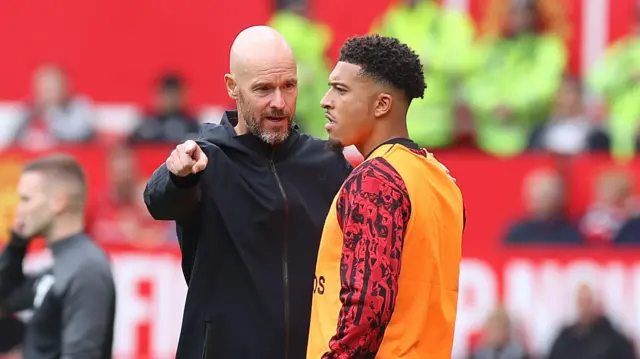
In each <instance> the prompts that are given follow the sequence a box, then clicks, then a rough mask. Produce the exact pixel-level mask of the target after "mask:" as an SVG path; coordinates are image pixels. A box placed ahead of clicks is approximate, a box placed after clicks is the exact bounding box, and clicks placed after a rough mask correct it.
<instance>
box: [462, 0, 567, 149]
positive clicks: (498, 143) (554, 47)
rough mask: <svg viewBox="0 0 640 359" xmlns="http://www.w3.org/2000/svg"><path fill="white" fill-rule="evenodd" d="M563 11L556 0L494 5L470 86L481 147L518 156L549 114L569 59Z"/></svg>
mask: <svg viewBox="0 0 640 359" xmlns="http://www.w3.org/2000/svg"><path fill="white" fill-rule="evenodd" d="M563 11H564V9H563V7H562V4H561V2H558V1H556V0H537V1H535V0H494V2H493V7H491V8H489V14H490V16H489V17H488V18H487V22H486V26H485V34H484V36H483V37H482V38H481V39H480V41H479V43H478V44H476V47H475V51H474V52H473V61H474V62H475V71H474V75H473V76H471V77H470V78H469V80H468V81H467V82H466V83H465V85H464V94H465V99H466V101H467V104H468V106H469V108H470V110H471V113H472V114H473V117H474V121H475V128H476V140H477V144H478V146H479V147H480V148H481V149H483V150H485V151H487V152H489V153H491V154H494V155H498V156H512V155H517V154H519V153H521V152H522V151H523V150H525V148H526V146H527V141H528V138H529V136H530V133H531V131H532V130H533V128H534V126H535V125H537V124H539V123H540V122H541V121H543V120H545V119H546V118H547V117H548V114H549V111H550V109H551V105H552V103H553V100H554V98H555V94H556V92H557V90H558V88H559V86H560V83H561V81H562V77H563V74H564V71H565V67H566V63H567V51H566V48H565V45H564V43H563V39H562V37H561V35H562V34H563V33H565V32H566V31H567V30H565V27H564V24H563V22H562V21H563V20H564V12H563ZM547 27H548V28H547Z"/></svg>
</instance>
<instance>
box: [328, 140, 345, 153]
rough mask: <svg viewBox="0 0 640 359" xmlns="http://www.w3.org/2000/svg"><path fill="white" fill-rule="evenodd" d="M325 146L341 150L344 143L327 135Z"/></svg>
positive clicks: (336, 150)
mask: <svg viewBox="0 0 640 359" xmlns="http://www.w3.org/2000/svg"><path fill="white" fill-rule="evenodd" d="M327 148H329V150H331V151H334V152H342V151H343V150H344V144H342V142H341V141H340V140H338V139H337V138H334V137H331V136H329V139H328V140H327Z"/></svg>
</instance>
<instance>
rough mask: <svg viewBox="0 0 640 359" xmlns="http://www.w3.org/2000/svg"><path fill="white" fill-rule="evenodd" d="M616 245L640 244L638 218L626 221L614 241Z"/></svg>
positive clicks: (639, 220)
mask: <svg viewBox="0 0 640 359" xmlns="http://www.w3.org/2000/svg"><path fill="white" fill-rule="evenodd" d="M614 242H615V243H616V244H635V245H639V244H640V217H635V218H632V219H630V220H628V221H627V222H626V223H625V224H624V225H623V226H622V228H620V231H619V232H618V235H616V238H615V239H614Z"/></svg>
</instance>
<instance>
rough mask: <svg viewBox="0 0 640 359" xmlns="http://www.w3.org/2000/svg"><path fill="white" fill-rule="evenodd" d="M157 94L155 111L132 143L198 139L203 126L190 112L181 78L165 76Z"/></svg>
mask: <svg viewBox="0 0 640 359" xmlns="http://www.w3.org/2000/svg"><path fill="white" fill-rule="evenodd" d="M156 91H157V93H156V100H155V109H154V110H153V111H152V113H151V114H149V116H148V117H147V118H145V119H143V121H142V123H140V126H139V127H138V128H137V129H136V130H135V131H134V133H133V135H132V136H131V142H133V143H145V142H146V143H171V144H178V143H181V142H183V141H186V140H189V139H195V138H196V137H197V136H198V132H199V131H200V124H199V123H198V120H197V119H196V118H195V117H193V116H192V115H191V114H190V113H189V112H188V111H187V109H186V106H185V89H184V83H183V81H182V79H181V78H180V76H178V75H175V74H166V75H164V76H163V77H162V78H161V79H160V82H159V84H158V88H157V90H156Z"/></svg>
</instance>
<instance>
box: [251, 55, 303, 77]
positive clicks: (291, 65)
mask: <svg viewBox="0 0 640 359" xmlns="http://www.w3.org/2000/svg"><path fill="white" fill-rule="evenodd" d="M243 65H244V66H243V68H242V72H241V74H240V76H241V77H244V78H245V79H248V80H249V81H251V82H256V81H264V80H272V79H275V78H279V79H286V80H290V79H296V76H297V66H296V63H295V61H294V60H289V59H284V58H283V59H260V60H254V61H247V62H245V63H244V64H243Z"/></svg>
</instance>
